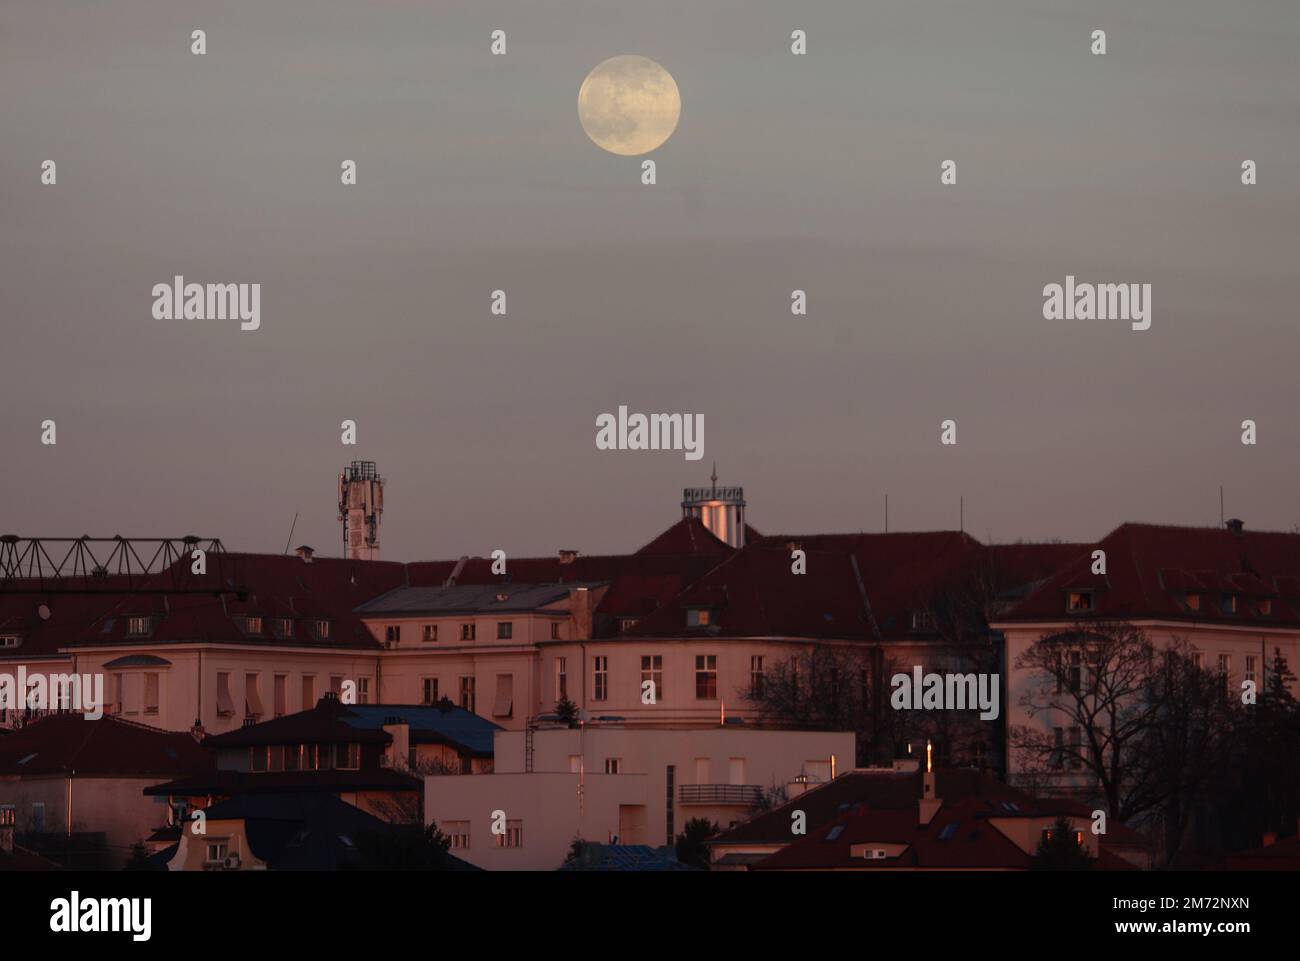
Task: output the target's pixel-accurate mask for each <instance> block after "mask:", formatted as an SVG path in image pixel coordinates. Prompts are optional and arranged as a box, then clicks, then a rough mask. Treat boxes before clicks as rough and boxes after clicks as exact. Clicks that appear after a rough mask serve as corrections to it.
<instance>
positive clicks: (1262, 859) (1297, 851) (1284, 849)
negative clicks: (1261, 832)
mask: <svg viewBox="0 0 1300 961" xmlns="http://www.w3.org/2000/svg"><path fill="white" fill-rule="evenodd" d="M1223 866H1224V868H1225V869H1226V870H1228V871H1300V837H1291V838H1287V839H1286V840H1283V841H1275V842H1274V843H1272V844H1266V845H1264V846H1263V847H1258V848H1252V849H1250V850H1249V851H1237V852H1234V853H1232V854H1228V855H1226V856H1225V857H1224V859H1223Z"/></svg>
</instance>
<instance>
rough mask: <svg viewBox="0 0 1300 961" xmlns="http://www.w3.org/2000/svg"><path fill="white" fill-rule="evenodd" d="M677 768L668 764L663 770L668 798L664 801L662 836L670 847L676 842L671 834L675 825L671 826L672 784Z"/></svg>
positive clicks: (675, 778) (674, 836)
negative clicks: (663, 828) (663, 831)
mask: <svg viewBox="0 0 1300 961" xmlns="http://www.w3.org/2000/svg"><path fill="white" fill-rule="evenodd" d="M676 775H677V768H676V767H674V766H673V765H671V764H669V765H668V767H667V768H665V769H664V782H665V784H666V785H667V788H668V796H667V797H666V798H665V800H664V820H665V821H666V822H667V824H666V825H665V827H667V831H666V832H665V834H664V836H665V837H666V838H667V839H668V840H667V843H668V844H669V845H672V844H673V843H674V842H675V841H676V839H677V838H676V835H675V834H674V833H673V829H674V827H675V825H674V824H673V789H674V786H675V785H674V782H675V781H676V780H677V777H676Z"/></svg>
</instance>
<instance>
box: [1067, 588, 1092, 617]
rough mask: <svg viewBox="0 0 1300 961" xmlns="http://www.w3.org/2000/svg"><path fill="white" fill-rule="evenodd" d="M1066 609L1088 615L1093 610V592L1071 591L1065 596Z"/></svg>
mask: <svg viewBox="0 0 1300 961" xmlns="http://www.w3.org/2000/svg"><path fill="white" fill-rule="evenodd" d="M1065 609H1066V610H1067V611H1075V612H1079V613H1086V612H1088V611H1091V610H1092V591H1070V592H1069V593H1067V594H1066V596H1065Z"/></svg>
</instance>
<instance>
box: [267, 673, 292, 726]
mask: <svg viewBox="0 0 1300 961" xmlns="http://www.w3.org/2000/svg"><path fill="white" fill-rule="evenodd" d="M271 696H272V698H273V699H274V703H275V716H276V717H284V715H285V713H286V712H287V710H288V700H289V675H287V674H277V675H275V680H274V682H273V684H272V694H271Z"/></svg>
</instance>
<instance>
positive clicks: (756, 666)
mask: <svg viewBox="0 0 1300 961" xmlns="http://www.w3.org/2000/svg"><path fill="white" fill-rule="evenodd" d="M749 696H750V697H754V698H758V697H762V696H763V656H762V655H761V654H754V655H751V656H750V658H749Z"/></svg>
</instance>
